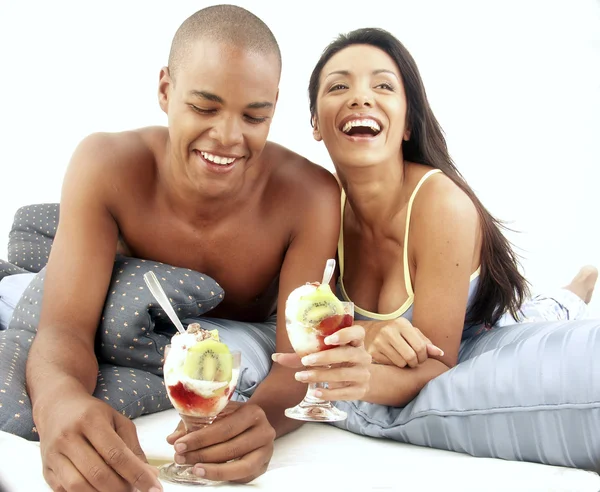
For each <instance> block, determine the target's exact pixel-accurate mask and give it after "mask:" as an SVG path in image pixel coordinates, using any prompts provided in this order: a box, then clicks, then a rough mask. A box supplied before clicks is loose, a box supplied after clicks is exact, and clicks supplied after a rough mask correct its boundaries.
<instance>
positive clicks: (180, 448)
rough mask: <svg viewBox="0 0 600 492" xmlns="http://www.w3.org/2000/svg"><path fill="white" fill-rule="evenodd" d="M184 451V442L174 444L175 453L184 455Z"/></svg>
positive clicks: (185, 447) (185, 445) (185, 446)
mask: <svg viewBox="0 0 600 492" xmlns="http://www.w3.org/2000/svg"><path fill="white" fill-rule="evenodd" d="M186 449H187V444H185V443H184V442H178V443H177V444H175V451H177V452H178V453H185V450H186Z"/></svg>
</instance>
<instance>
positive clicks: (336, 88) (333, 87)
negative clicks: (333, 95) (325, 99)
mask: <svg viewBox="0 0 600 492" xmlns="http://www.w3.org/2000/svg"><path fill="white" fill-rule="evenodd" d="M347 88H348V87H347V86H346V85H345V84H335V85H332V86H331V87H330V88H329V92H333V91H339V90H341V89H347Z"/></svg>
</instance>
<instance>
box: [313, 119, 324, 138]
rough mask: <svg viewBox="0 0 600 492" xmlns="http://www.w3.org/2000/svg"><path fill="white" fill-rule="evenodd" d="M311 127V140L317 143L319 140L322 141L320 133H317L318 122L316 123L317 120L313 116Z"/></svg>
mask: <svg viewBox="0 0 600 492" xmlns="http://www.w3.org/2000/svg"><path fill="white" fill-rule="evenodd" d="M312 126H313V138H314V139H315V140H316V141H317V142H320V141H321V140H323V137H321V132H320V131H319V122H318V121H317V118H316V117H315V116H313V117H312Z"/></svg>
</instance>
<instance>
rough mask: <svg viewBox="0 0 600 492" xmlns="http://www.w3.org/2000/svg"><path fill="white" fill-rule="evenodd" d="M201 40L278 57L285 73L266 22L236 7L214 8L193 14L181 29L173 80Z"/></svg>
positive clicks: (172, 58)
mask: <svg viewBox="0 0 600 492" xmlns="http://www.w3.org/2000/svg"><path fill="white" fill-rule="evenodd" d="M200 39H207V40H211V41H217V42H225V43H228V44H232V45H234V46H236V47H241V48H243V49H245V50H248V51H252V52H255V53H260V54H266V55H271V54H274V55H276V57H277V60H278V63H279V69H280V70H281V52H280V51H279V45H278V44H277V40H276V39H275V36H274V35H273V33H272V32H271V29H269V27H268V26H267V25H266V24H265V23H264V22H263V21H262V20H260V19H259V18H258V17H257V16H256V15H254V14H253V13H251V12H249V11H248V10H246V9H243V8H242V7H238V6H236V5H213V6H211V7H207V8H205V9H202V10H199V11H198V12H196V13H194V14H192V15H191V16H189V17H188V18H187V19H186V20H185V21H183V24H181V26H179V29H177V32H176V33H175V36H174V38H173V42H172V43H171V52H170V53H169V72H170V74H171V77H172V78H174V77H175V74H176V72H177V70H179V68H180V67H181V66H182V65H184V64H185V61H186V58H187V56H188V55H189V54H190V53H191V51H192V47H193V45H194V43H196V42H197V41H198V40H200Z"/></svg>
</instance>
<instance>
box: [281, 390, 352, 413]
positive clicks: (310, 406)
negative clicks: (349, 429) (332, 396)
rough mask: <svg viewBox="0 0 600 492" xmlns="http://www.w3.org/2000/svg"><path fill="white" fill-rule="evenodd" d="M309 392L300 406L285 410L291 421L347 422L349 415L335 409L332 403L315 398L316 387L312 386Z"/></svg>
mask: <svg viewBox="0 0 600 492" xmlns="http://www.w3.org/2000/svg"><path fill="white" fill-rule="evenodd" d="M311 386H312V387H309V388H308V392H307V393H306V396H305V397H304V400H302V401H301V402H300V403H298V405H296V406H295V407H293V408H286V409H285V416H286V417H288V418H290V419H295V420H304V421H306V422H339V421H340V420H346V418H347V417H348V415H347V414H346V412H344V411H342V410H338V409H337V408H335V407H334V406H333V405H332V404H331V402H330V401H325V400H321V399H320V398H317V397H315V396H314V394H313V393H314V390H315V389H316V386H313V385H311Z"/></svg>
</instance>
